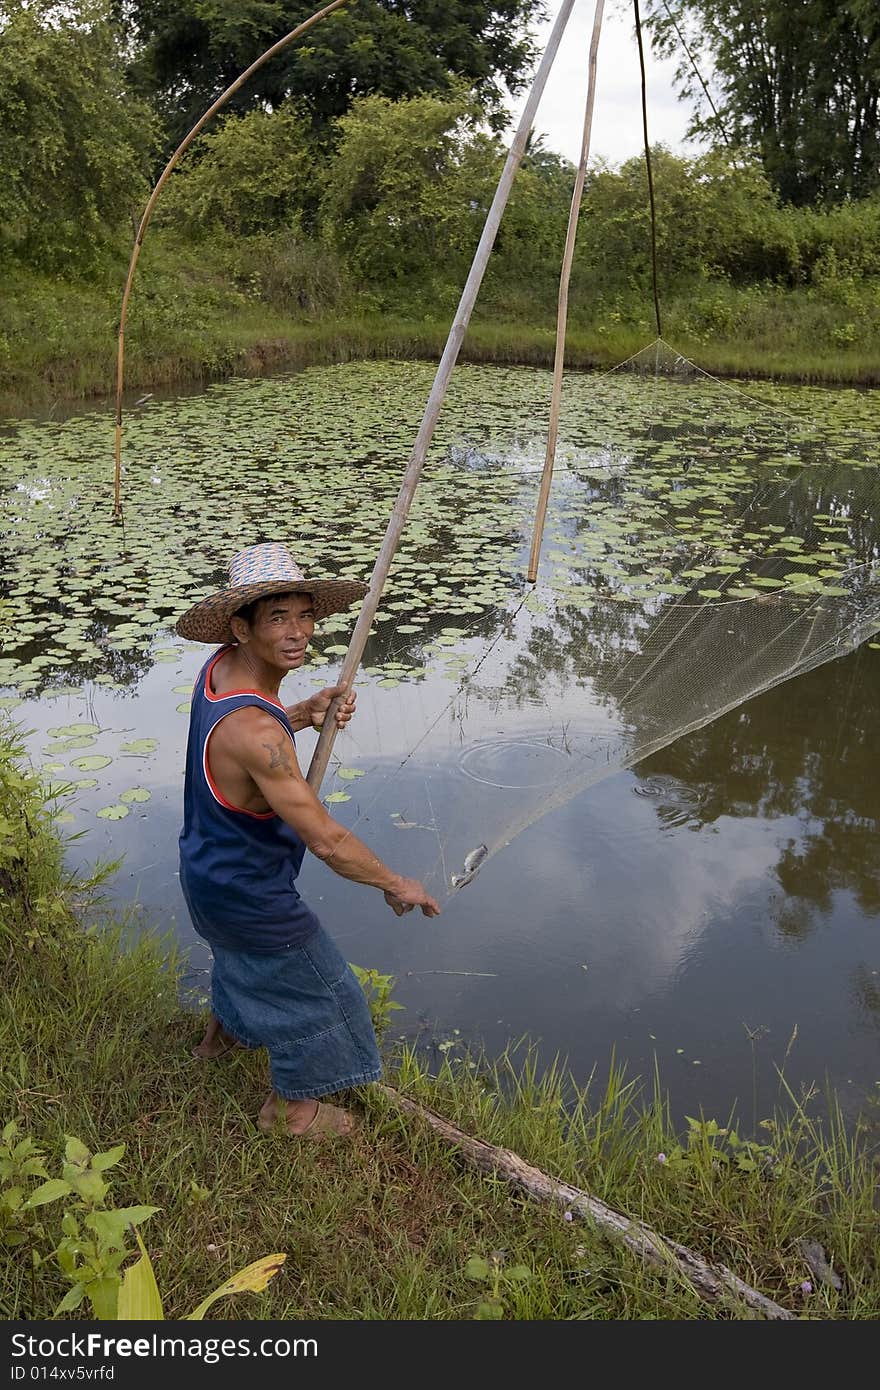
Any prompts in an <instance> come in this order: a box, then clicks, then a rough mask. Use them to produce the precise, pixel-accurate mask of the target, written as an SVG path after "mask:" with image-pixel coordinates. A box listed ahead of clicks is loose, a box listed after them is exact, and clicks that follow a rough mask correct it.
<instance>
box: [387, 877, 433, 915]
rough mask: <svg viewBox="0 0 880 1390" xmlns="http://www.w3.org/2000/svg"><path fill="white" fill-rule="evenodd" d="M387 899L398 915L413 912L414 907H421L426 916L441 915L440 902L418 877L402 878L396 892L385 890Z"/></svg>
mask: <svg viewBox="0 0 880 1390" xmlns="http://www.w3.org/2000/svg"><path fill="white" fill-rule="evenodd" d="M385 901H386V903H387V904H388V906H389V907H390V908H391V909H392V910H393V911H394V912H395V913H396V915H397V916H398V917H402V916H403V914H404V913H405V912H412V910H413V908H414V907H420V908H421V909H422V912H423V913H424V915H425V916H426V917H438V916H439V915H440V904H439V903H438V902H437V901H436V900H435V899H434V898H432V897H431V895H430V894H429V893H427V892H426V891H425V887H424V884H422V883H419V880H418V879H417V878H401V879H400V880H399V882H398V885H397V887H396V888H395V889H394V892H392V891H391V890H390V889H386V890H385Z"/></svg>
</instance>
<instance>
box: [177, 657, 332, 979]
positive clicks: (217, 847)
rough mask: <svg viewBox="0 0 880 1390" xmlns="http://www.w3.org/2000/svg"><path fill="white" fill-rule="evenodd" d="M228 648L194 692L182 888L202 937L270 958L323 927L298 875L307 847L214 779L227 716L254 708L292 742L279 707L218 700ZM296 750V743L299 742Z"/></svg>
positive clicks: (262, 701)
mask: <svg viewBox="0 0 880 1390" xmlns="http://www.w3.org/2000/svg"><path fill="white" fill-rule="evenodd" d="M230 650H231V648H230V647H228V646H226V647H221V649H220V650H219V651H218V652H215V653H214V655H213V656H212V657H211V658H210V659H209V660H208V661H207V662H206V663H205V665H204V666H203V667H202V669H201V671H200V672H199V675H198V677H197V679H196V683H195V686H194V687H193V696H192V708H191V711H190V721H189V740H188V743H187V749H186V774H185V781H184V790H183V830H182V831H181V834H180V886H181V888H182V889H183V895H184V898H185V899H186V904H187V907H188V908H189V912H190V916H191V917H192V921H193V926H194V927H195V929H196V931H197V932H198V933H199V935H200V936H203V937H204V938H205V940H206V941H209V942H210V943H211V944H212V945H215V946H221V947H225V948H226V949H227V950H231V951H256V952H260V953H266V954H268V953H270V952H274V951H285V950H287V949H289V948H290V947H291V946H297V945H299V944H300V943H301V942H303V941H304V940H306V938H307V937H309V936H311V935H312V933H313V932H314V931H315V930H316V929H317V927H318V926H319V922H318V919H317V917H316V916H315V914H314V913H313V912H312V911H311V909H310V908H308V907H307V906H306V904H305V903H304V902H303V901H302V899H301V897H300V896H299V893H298V892H297V888H296V876H297V874H298V873H299V871H300V866H301V864H302V861H303V855H304V854H305V850H306V847H305V843H304V842H303V840H302V839H300V837H299V835H297V833H296V831H295V830H294V829H293V828H292V826H289V825H287V823H286V822H285V821H283V820H282V819H281V817H280V816H277V815H276V814H275V812H274V811H268V812H262V813H260V812H254V811H243V810H242V809H241V808H240V807H238V806H233V805H232V804H231V803H230V802H229V801H227V800H226V799H225V798H224V797H223V795H222V793H221V792H220V791H219V789H218V788H217V786H216V784H215V783H214V781H213V779H212V777H211V771H210V766H209V762H208V743H209V740H210V737H211V734H212V733H213V732H214V730H215V729H216V727H217V725H218V724H219V723H220V720H221V719H225V717H226V715H227V714H232V712H233V711H234V710H237V709H244V708H246V707H247V706H248V705H256V707H257V708H258V709H263V710H265V711H266V713H267V714H271V715H272V717H273V718H274V719H277V720H278V723H279V724H280V725H281V727H282V728H283V729H285V730H286V731H287V733H288V734H289V735H290V741H291V743H294V737H293V727H292V725H291V723H290V720H289V719H288V717H287V714H286V712H285V710H284V706H283V705H282V704H281V703H280V701H277V700H273V699H271V698H270V697H269V696H266V695H260V694H258V692H257V691H256V690H230V691H227V692H226V694H225V695H215V694H214V692H213V690H212V689H211V673H212V671H213V670H214V667H215V666H216V664H217V662H218V661H219V660H220V658H221V657H222V656H224V655H225V654H226V652H228V651H230ZM294 747H295V743H294Z"/></svg>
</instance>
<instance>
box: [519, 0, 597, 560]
mask: <svg viewBox="0 0 880 1390" xmlns="http://www.w3.org/2000/svg"><path fill="white" fill-rule="evenodd" d="M604 9H605V0H596V11H595V14H594V16H593V37H592V39H591V40H590V62H589V74H590V75H589V80H588V82H587V106H586V112H585V114H584V135H583V140H582V142H581V158H580V163H579V164H578V168H577V177H576V178H575V181H574V191H573V193H572V195H571V210H570V212H569V214H568V231H567V232H566V236H565V250H564V252H563V256H562V270H561V272H560V275H559V299H558V307H557V311H556V353H555V356H554V359H553V388H552V391H551V393H550V424H549V427H548V430H547V451H546V453H545V455H544V471H543V473H542V474H541V486H540V489H539V490H538V505H537V507H536V509H535V525H534V529H533V531H532V548H531V551H530V552H529V568H528V571H527V574H526V578H527V579H528V580H529V582H530V583H532V584H533V583H534V582H535V580H536V578H537V576H538V561H539V560H540V557H541V538H542V536H543V535H544V521H545V519H546V516H547V503H548V501H549V499H550V484H551V482H552V480H553V462H554V460H555V458H556V440H557V437H558V435H559V406H560V401H561V399H562V371H563V367H564V364H565V332H566V327H567V325H568V285H569V281H570V279H571V265H572V261H573V259H574V243H575V238H576V237H577V224H578V214H579V213H580V210H581V199H582V198H583V194H584V181H585V179H586V176H587V160H588V159H589V157H590V136H591V134H592V130H593V104H594V102H595V98H596V55H597V53H598V51H599V33H600V31H601V28H602V14H603V11H604Z"/></svg>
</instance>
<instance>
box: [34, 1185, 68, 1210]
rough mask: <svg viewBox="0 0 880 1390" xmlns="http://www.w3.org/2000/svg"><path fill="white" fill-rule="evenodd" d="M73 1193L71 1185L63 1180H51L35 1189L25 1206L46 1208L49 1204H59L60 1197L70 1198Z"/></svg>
mask: <svg viewBox="0 0 880 1390" xmlns="http://www.w3.org/2000/svg"><path fill="white" fill-rule="evenodd" d="M72 1191H73V1188H72V1187H71V1186H70V1183H69V1182H65V1181H64V1179H63V1178H49V1180H48V1181H47V1182H44V1183H41V1184H40V1186H39V1187H36V1188H34V1190H33V1192H32V1193H31V1195H30V1196H29V1197H28V1199H27V1202H26V1204H25V1205H26V1206H29V1207H44V1206H45V1205H46V1203H47V1202H57V1201H58V1198H59V1197H69V1196H70V1193H71V1192H72Z"/></svg>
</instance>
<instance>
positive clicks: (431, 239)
mask: <svg viewBox="0 0 880 1390" xmlns="http://www.w3.org/2000/svg"><path fill="white" fill-rule="evenodd" d="M479 117H480V112H479V109H478V108H477V107H475V106H474V105H473V103H472V102H471V101H470V100H469V98H467V97H466V96H460V97H457V98H456V99H455V100H453V101H448V100H441V99H440V98H437V97H430V96H423V97H413V98H412V99H410V100H408V101H398V102H391V101H389V100H388V99H387V97H381V96H370V97H363V98H361V99H360V100H359V101H357V102H356V103H355V104H354V106H353V108H352V110H351V112H350V113H349V114H348V115H347V116H344V117H342V119H341V120H340V121H339V131H340V138H339V146H338V149H337V151H336V154H335V156H334V158H333V160H332V162H331V163H330V166H329V168H328V169H327V172H326V176H325V183H324V191H323V198H322V204H321V215H322V222H323V226H324V231H325V235H326V236H327V238H328V240H330V242H331V243H332V244H334V245H335V246H336V247H337V248H339V249H340V250H342V249H344V250H345V254H346V256H347V259H348V262H349V265H350V267H351V269H352V270H353V271H354V273H355V274H356V275H358V276H359V277H360V278H362V279H363V280H364V281H366V282H367V283H368V284H377V283H383V282H388V281H392V282H393V281H395V280H401V279H406V278H408V277H413V276H417V275H420V276H428V277H429V280H431V281H432V282H433V281H436V279H437V277H438V275H440V276H442V277H443V279H444V280H445V281H447V282H448V281H449V280H450V279H453V280H454V281H455V282H458V281H459V280H460V277H461V272H462V269H463V268H464V267H465V265H466V263H469V261H470V258H471V256H472V255H473V251H474V248H475V246H476V243H477V241H478V239H479V235H480V230H481V228H482V224H483V220H484V218H485V212H486V208H487V207H488V204H489V201H490V200H491V197H492V193H493V192H494V187H495V183H496V180H497V172H498V165H499V159H500V149H499V147H498V145H497V144H496V142H495V140H494V138H493V137H491V136H487V135H485V134H484V133H482V132H481V131H480V130H478V129H477V128H476V127H477V123H478V121H479Z"/></svg>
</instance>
